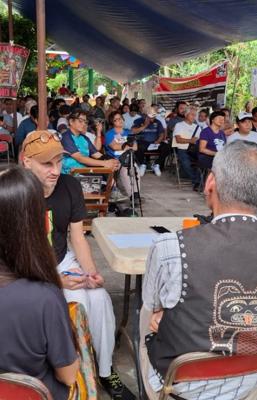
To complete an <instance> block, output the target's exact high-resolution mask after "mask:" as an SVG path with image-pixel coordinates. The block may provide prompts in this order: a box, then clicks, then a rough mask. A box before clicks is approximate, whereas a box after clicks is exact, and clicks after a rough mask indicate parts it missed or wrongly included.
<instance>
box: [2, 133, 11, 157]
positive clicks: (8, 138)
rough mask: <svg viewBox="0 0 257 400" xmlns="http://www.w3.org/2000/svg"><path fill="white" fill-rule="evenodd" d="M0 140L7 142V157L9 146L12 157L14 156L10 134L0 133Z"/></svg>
mask: <svg viewBox="0 0 257 400" xmlns="http://www.w3.org/2000/svg"><path fill="white" fill-rule="evenodd" d="M0 142H6V143H8V151H9V157H10V148H11V151H12V157H13V158H14V146H13V138H12V136H11V135H8V134H7V133H0Z"/></svg>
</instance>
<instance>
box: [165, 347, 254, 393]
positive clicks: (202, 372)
mask: <svg viewBox="0 0 257 400" xmlns="http://www.w3.org/2000/svg"><path fill="white" fill-rule="evenodd" d="M255 372H257V355H234V356H223V355H219V354H215V353H203V352H194V353H188V354H183V355H182V356H179V357H177V358H176V359H175V360H173V361H172V362H171V364H170V366H169V369H168V372H167V374H166V378H165V382H164V386H163V389H162V391H161V395H160V400H165V399H167V398H168V397H167V396H168V395H169V394H171V393H172V392H173V386H172V385H173V384H174V383H179V382H191V381H200V380H212V379H213V380H214V379H222V378H232V377H236V376H242V375H248V374H251V373H255Z"/></svg>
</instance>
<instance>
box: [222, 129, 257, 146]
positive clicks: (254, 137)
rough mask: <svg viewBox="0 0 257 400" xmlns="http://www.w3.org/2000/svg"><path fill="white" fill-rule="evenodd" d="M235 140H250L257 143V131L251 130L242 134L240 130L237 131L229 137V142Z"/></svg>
mask: <svg viewBox="0 0 257 400" xmlns="http://www.w3.org/2000/svg"><path fill="white" fill-rule="evenodd" d="M235 140H248V142H253V143H256V144H257V132H254V131H250V132H249V133H248V135H242V134H241V133H239V132H235V133H232V135H230V136H228V137H227V143H232V142H234V141H235Z"/></svg>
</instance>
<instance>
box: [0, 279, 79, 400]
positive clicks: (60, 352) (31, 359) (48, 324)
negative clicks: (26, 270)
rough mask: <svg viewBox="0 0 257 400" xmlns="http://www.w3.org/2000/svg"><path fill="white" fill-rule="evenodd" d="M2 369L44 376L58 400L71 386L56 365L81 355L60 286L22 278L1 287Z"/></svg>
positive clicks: (41, 378) (64, 396)
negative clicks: (62, 379) (60, 377)
mask: <svg viewBox="0 0 257 400" xmlns="http://www.w3.org/2000/svg"><path fill="white" fill-rule="evenodd" d="M0 321H1V324H0V370H1V371H5V372H15V373H21V374H27V375H30V376H33V377H36V378H38V379H40V380H41V381H42V382H43V383H44V384H45V385H46V386H47V387H48V389H49V390H50V392H51V393H52V395H53V398H54V399H55V400H66V399H67V398H68V394H69V387H68V386H66V385H64V384H62V383H60V382H59V381H57V379H56V378H55V375H54V369H55V368H62V367H65V366H67V365H70V364H72V363H73V362H74V361H75V359H76V358H77V354H76V350H75V347H74V344H73V340H72V333H71V328H70V320H69V315H68V309H67V304H66V301H65V299H64V297H63V294H62V291H61V290H60V289H58V288H57V287H56V286H54V285H51V284H47V283H43V282H34V281H28V280H27V279H18V280H16V281H14V282H12V283H9V284H8V285H6V286H4V287H1V288H0Z"/></svg>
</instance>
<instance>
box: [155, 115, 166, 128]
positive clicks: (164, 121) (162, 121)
mask: <svg viewBox="0 0 257 400" xmlns="http://www.w3.org/2000/svg"><path fill="white" fill-rule="evenodd" d="M156 119H158V120H159V121H160V123H161V124H162V126H163V129H167V122H166V120H165V118H164V117H162V116H161V115H156Z"/></svg>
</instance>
